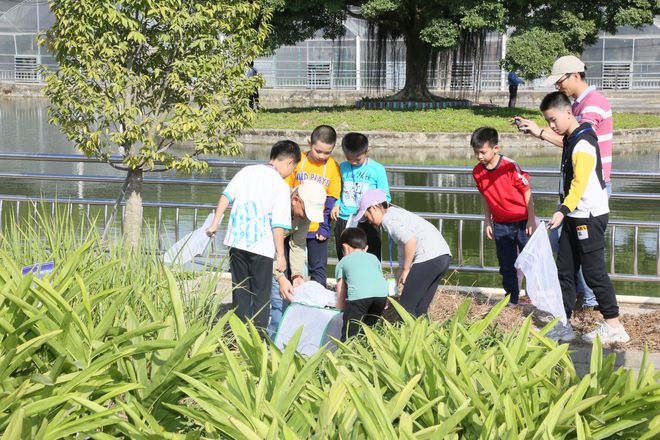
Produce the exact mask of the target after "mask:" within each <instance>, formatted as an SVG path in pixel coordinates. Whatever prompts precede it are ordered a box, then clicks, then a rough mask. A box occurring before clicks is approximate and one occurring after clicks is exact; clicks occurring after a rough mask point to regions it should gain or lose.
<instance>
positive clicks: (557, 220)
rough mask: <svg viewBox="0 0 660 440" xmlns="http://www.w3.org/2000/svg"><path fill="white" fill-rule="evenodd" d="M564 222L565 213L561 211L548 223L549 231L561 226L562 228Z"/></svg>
mask: <svg viewBox="0 0 660 440" xmlns="http://www.w3.org/2000/svg"><path fill="white" fill-rule="evenodd" d="M563 221H564V213H563V212H561V211H557V212H555V213H554V214H553V215H552V218H551V219H550V221H549V222H548V229H557V228H558V227H559V226H561V224H562V222H563Z"/></svg>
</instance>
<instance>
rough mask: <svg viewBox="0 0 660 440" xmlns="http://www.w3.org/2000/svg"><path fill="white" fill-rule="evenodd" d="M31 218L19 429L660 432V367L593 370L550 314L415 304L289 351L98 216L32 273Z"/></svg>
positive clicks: (4, 289)
mask: <svg viewBox="0 0 660 440" xmlns="http://www.w3.org/2000/svg"><path fill="white" fill-rule="evenodd" d="M41 221H42V222H43V223H42V225H41V226H42V227H40V228H39V229H40V230H41V231H44V230H56V229H57V225H50V227H48V226H49V225H48V224H47V222H48V221H49V220H47V217H44V218H42V220H41ZM56 221H57V220H56ZM68 223H69V224H72V222H68ZM44 227H45V228H44ZM69 227H71V228H72V227H73V226H69ZM66 228H67V227H64V229H61V230H66ZM83 229H84V228H83ZM17 232H18V231H17V230H16V229H15V228H13V229H12V227H9V230H6V231H5V232H4V234H3V236H2V237H1V241H0V243H2V244H1V245H0V248H1V250H0V433H2V439H3V440H4V439H21V438H30V439H57V438H71V437H74V436H77V437H78V438H95V439H111V438H130V439H188V438H239V439H279V438H287V439H298V438H300V439H302V438H333V439H334V438H336V439H339V438H341V439H361V438H383V439H395V438H396V439H398V438H406V439H412V438H419V439H422V438H429V439H430V438H433V439H436V438H449V439H451V438H468V439H475V438H484V439H490V438H511V439H514V438H515V439H521V438H529V439H534V438H608V437H621V438H640V439H651V438H657V436H658V435H660V415H659V413H658V411H659V410H658V408H660V374H658V373H656V372H655V370H654V369H653V366H651V365H649V364H648V363H647V362H644V363H643V365H642V368H641V369H640V371H639V373H636V372H634V371H631V370H626V369H615V368H614V358H613V356H612V355H610V356H609V357H607V358H606V359H603V357H602V351H601V348H600V345H599V344H595V345H594V349H593V356H592V363H591V371H590V372H589V373H588V374H587V375H586V376H584V377H583V378H580V377H578V375H577V374H576V372H575V369H574V367H573V364H572V362H571V360H570V358H569V356H568V354H567V351H568V346H567V345H560V346H557V345H556V344H555V343H553V342H552V341H550V340H548V339H547V338H545V337H544V336H543V334H544V333H545V332H547V330H548V329H549V328H544V329H543V330H541V331H540V332H537V331H536V330H534V329H533V328H532V326H531V321H529V320H527V321H525V324H524V325H523V326H522V328H521V329H520V330H519V331H517V332H515V333H512V334H504V335H503V334H499V333H496V332H494V331H493V330H492V326H491V323H492V322H493V319H494V318H495V317H496V316H497V314H498V313H499V311H500V310H501V309H502V307H504V305H505V304H504V303H500V304H498V305H497V306H495V307H494V308H493V309H492V311H491V312H490V313H489V314H488V315H487V316H485V317H483V319H481V320H478V321H476V322H468V321H467V318H466V316H467V309H468V305H469V303H468V302H466V303H464V304H463V306H462V307H461V308H460V309H459V311H458V312H457V313H456V315H455V316H454V317H453V318H452V319H451V320H450V321H448V322H446V323H435V322H429V321H428V320H427V319H424V318H420V319H413V318H411V317H409V316H407V315H405V313H404V314H403V315H404V319H403V322H401V323H396V324H393V323H388V322H385V323H383V324H382V325H380V326H378V327H376V328H365V332H364V335H363V336H361V337H358V338H354V339H353V340H350V341H349V342H347V343H346V344H340V345H339V348H338V350H337V351H336V352H335V353H323V352H320V353H318V354H317V355H315V356H313V357H310V358H303V357H302V356H300V355H298V354H297V353H295V351H294V349H293V347H295V345H296V344H295V341H293V343H292V344H290V345H289V347H287V348H286V349H285V350H284V351H280V350H278V349H277V348H276V347H274V346H273V345H272V343H266V342H263V341H262V340H261V339H260V337H259V334H258V332H257V331H256V329H255V328H254V327H253V326H252V325H250V324H249V325H245V324H243V323H241V322H240V321H239V320H238V319H237V318H236V317H235V316H234V315H233V314H231V313H228V314H226V315H224V316H223V318H222V319H221V320H220V321H218V322H217V323H213V322H212V321H211V319H210V316H211V315H212V314H213V312H212V311H211V310H209V308H208V304H207V303H206V302H205V301H199V302H197V303H195V304H196V305H195V306H191V305H186V297H185V296H184V294H183V293H182V291H181V286H183V285H184V284H181V283H179V282H177V281H176V279H175V277H174V276H173V275H172V273H171V272H170V270H169V269H167V268H165V267H162V266H161V265H160V264H159V263H158V260H157V258H156V257H154V256H149V255H148V254H147V256H144V254H136V255H134V256H132V257H122V258H119V257H118V254H117V253H118V252H119V250H117V249H115V250H111V251H108V252H106V251H107V249H105V248H104V247H103V246H102V245H101V243H100V242H99V241H98V237H97V235H96V234H95V233H93V232H90V231H87V232H88V233H84V234H79V235H77V238H76V239H75V240H74V239H71V240H70V241H69V242H67V243H63V245H62V246H59V247H57V248H51V247H49V246H47V245H46V243H48V241H47V240H42V241H40V242H41V243H42V244H43V246H44V249H42V250H41V251H40V252H43V254H42V255H43V256H46V257H52V258H53V259H54V260H55V261H56V269H55V272H53V274H52V276H46V277H45V278H44V279H43V280H39V279H35V278H34V277H32V276H31V275H28V276H26V277H22V276H21V275H20V269H19V268H20V265H22V264H24V263H25V260H20V259H18V258H17V255H19V254H20V252H18V249H13V251H12V252H10V251H9V249H10V248H11V246H14V245H21V244H24V243H21V239H20V238H17V237H15V236H13V234H16V233H17ZM23 234H24V235H23V237H24V238H25V237H28V238H34V237H31V236H30V233H23ZM78 239H81V240H82V239H89V241H87V242H85V243H78V242H77V240H78ZM8 243H12V245H11V246H9V245H8ZM63 249H64V250H63ZM55 253H57V257H55V255H54V254H55ZM34 254H35V255H36V254H37V252H36V251H35V252H34ZM17 260H18V261H17ZM127 262H130V265H128V266H123V264H124V263H127ZM127 270H130V271H132V272H131V273H130V274H125V273H123V274H122V272H126V271H127ZM156 276H158V277H160V278H161V279H162V282H160V283H154V285H152V286H146V285H142V284H141V283H140V280H138V281H137V282H136V281H135V278H136V277H138V278H139V277H144V278H142V279H141V281H143V282H153V281H154V279H153V278H151V277H156ZM113 283H114V284H113ZM199 294H200V295H209V296H210V295H211V293H210V292H199ZM395 307H398V306H397V305H395ZM138 311H139V312H138Z"/></svg>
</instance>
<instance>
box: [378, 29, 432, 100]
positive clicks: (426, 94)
mask: <svg viewBox="0 0 660 440" xmlns="http://www.w3.org/2000/svg"><path fill="white" fill-rule="evenodd" d="M404 41H405V43H406V84H405V85H404V86H403V89H401V90H400V91H399V92H398V93H396V94H395V95H393V96H391V97H389V98H386V99H387V100H392V101H435V100H439V99H441V98H440V97H438V96H436V95H434V94H433V93H431V92H430V91H429V88H428V84H427V79H428V68H429V61H430V60H431V46H430V45H429V44H427V43H425V42H424V41H422V40H420V38H419V33H414V32H412V33H410V34H408V35H406V36H405V38H404Z"/></svg>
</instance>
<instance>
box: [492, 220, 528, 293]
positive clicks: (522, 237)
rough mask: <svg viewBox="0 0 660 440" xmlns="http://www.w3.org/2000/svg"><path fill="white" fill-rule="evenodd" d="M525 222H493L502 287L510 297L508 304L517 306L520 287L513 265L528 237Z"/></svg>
mask: <svg viewBox="0 0 660 440" xmlns="http://www.w3.org/2000/svg"><path fill="white" fill-rule="evenodd" d="M526 227H527V220H522V221H519V222H512V223H497V222H493V236H494V238H495V249H496V250H497V260H498V261H499V262H500V274H501V275H502V287H504V290H505V292H506V293H507V295H511V298H510V302H511V303H512V304H518V295H520V286H519V285H518V271H517V270H516V268H515V266H514V264H515V262H516V259H517V258H518V253H519V252H520V251H521V250H522V249H523V248H524V247H525V245H526V244H527V241H528V240H529V237H528V236H527V233H526V232H525V228H526Z"/></svg>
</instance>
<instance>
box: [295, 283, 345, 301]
mask: <svg viewBox="0 0 660 440" xmlns="http://www.w3.org/2000/svg"><path fill="white" fill-rule="evenodd" d="M292 302H294V303H298V304H306V305H308V306H314V307H336V306H337V293H336V292H333V291H332V290H328V289H326V288H325V287H323V286H322V285H320V284H319V283H317V282H316V281H307V282H306V283H303V284H301V285H300V286H298V287H296V288H295V289H293V300H292Z"/></svg>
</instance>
